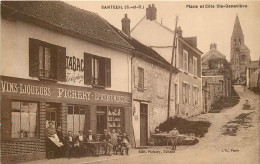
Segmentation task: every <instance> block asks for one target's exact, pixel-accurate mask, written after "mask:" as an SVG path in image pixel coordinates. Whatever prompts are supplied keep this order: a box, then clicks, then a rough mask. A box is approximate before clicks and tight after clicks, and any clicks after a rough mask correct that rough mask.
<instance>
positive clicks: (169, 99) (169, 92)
mask: <svg viewBox="0 0 260 164" xmlns="http://www.w3.org/2000/svg"><path fill="white" fill-rule="evenodd" d="M177 23H178V16H176V23H175V30H174V38H173V46H172V58H171V66H173V57H174V52H175V43H176V30H177ZM171 83H172V68H170V79H169V90H168V111H167V119H168V118H169V117H170V104H171Z"/></svg>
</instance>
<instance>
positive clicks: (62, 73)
mask: <svg viewBox="0 0 260 164" xmlns="http://www.w3.org/2000/svg"><path fill="white" fill-rule="evenodd" d="M56 55H57V80H59V81H66V48H64V47H60V46H58V47H57V51H56Z"/></svg>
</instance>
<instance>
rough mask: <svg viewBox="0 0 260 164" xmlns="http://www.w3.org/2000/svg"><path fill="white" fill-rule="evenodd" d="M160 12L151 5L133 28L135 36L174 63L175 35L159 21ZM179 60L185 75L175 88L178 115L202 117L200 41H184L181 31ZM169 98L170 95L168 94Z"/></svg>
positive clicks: (175, 60) (193, 39)
mask: <svg viewBox="0 0 260 164" xmlns="http://www.w3.org/2000/svg"><path fill="white" fill-rule="evenodd" d="M156 13H157V9H156V7H155V6H154V5H149V6H148V8H147V9H146V15H145V16H144V17H143V18H142V19H141V20H140V21H139V22H138V23H137V24H136V25H135V26H134V27H133V28H132V30H131V36H133V37H135V38H136V39H137V40H139V41H140V42H142V43H145V44H146V45H147V46H149V47H151V48H152V49H154V50H155V51H156V52H158V53H159V54H160V55H162V57H164V58H165V59H166V60H167V61H168V62H169V63H170V62H171V57H172V49H173V38H174V31H173V30H171V29H170V28H168V27H166V26H164V25H163V24H162V23H161V22H159V21H157V19H156V18H157V15H156ZM176 32H177V39H176V45H177V47H176V49H175V50H176V56H175V57H174V59H173V61H174V62H173V65H174V66H175V67H176V68H178V69H179V70H180V71H181V72H180V73H179V74H178V81H177V82H176V83H175V85H174V86H172V87H173V88H174V87H176V88H177V94H179V96H177V97H178V98H177V99H176V100H173V101H174V104H175V111H174V112H175V113H174V115H177V116H180V117H190V116H194V115H197V114H200V113H202V112H203V111H202V80H201V55H202V54H203V53H202V52H201V51H200V50H199V49H198V48H197V37H188V38H187V37H183V36H182V30H181V28H180V27H179V28H178V29H177V31H176ZM165 94H167V93H165Z"/></svg>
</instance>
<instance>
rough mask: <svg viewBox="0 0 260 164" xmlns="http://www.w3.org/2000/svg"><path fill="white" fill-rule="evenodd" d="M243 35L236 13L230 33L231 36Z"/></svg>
mask: <svg viewBox="0 0 260 164" xmlns="http://www.w3.org/2000/svg"><path fill="white" fill-rule="evenodd" d="M242 36H244V34H243V31H242V28H241V25H240V22H239V18H238V15H237V16H236V21H235V24H234V28H233V33H232V37H242Z"/></svg>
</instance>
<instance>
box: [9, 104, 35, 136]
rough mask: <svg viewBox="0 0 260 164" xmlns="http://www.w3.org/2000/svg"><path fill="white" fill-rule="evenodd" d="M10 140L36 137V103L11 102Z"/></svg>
mask: <svg viewBox="0 0 260 164" xmlns="http://www.w3.org/2000/svg"><path fill="white" fill-rule="evenodd" d="M11 110H12V116H11V117H12V119H11V120H12V138H35V137H37V131H38V130H37V112H38V103H36V102H30V101H12V103H11Z"/></svg>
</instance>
